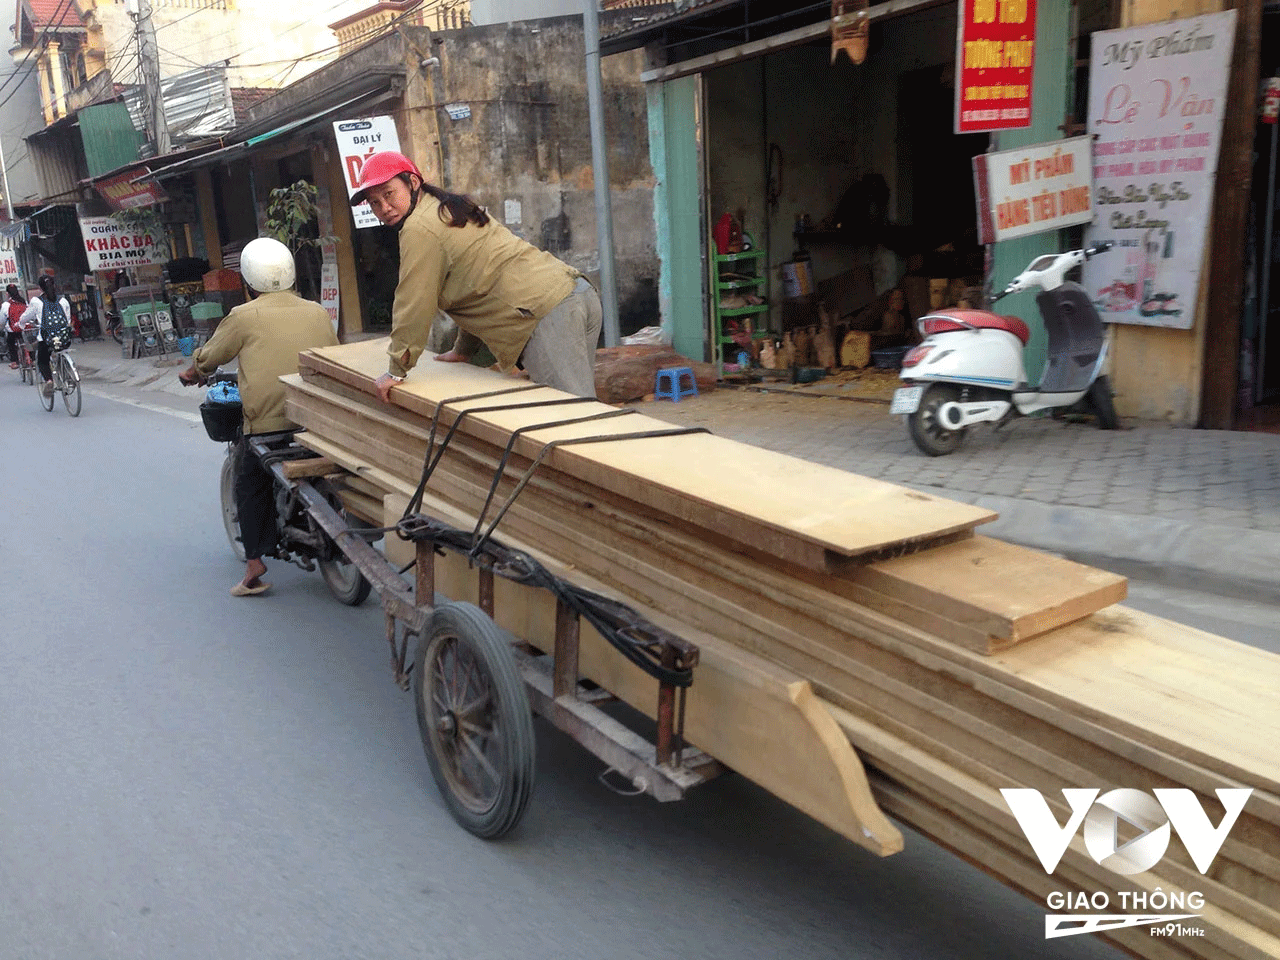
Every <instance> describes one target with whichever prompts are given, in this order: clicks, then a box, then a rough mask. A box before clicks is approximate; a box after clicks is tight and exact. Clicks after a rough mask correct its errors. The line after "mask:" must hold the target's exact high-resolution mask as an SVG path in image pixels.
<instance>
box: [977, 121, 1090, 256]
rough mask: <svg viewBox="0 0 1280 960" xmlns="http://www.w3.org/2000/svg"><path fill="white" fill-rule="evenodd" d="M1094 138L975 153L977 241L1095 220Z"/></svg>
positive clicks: (1005, 237) (984, 241) (1021, 235)
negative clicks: (1092, 142)
mask: <svg viewBox="0 0 1280 960" xmlns="http://www.w3.org/2000/svg"><path fill="white" fill-rule="evenodd" d="M1090 142H1091V141H1090V138H1089V137H1073V138H1072V139H1070V140H1055V141H1054V142H1052V143H1039V144H1036V145H1035V146H1032V147H1019V148H1018V149H1017V150H1003V151H1001V152H1000V153H984V154H981V155H979V156H976V157H974V158H973V177H974V185H975V187H976V192H977V195H978V242H979V243H994V242H996V241H997V240H1012V239H1013V238H1014V237H1025V236H1027V235H1028V234H1031V233H1042V232H1044V231H1046V230H1057V229H1058V228H1059V227H1070V226H1075V225H1076V224H1080V223H1088V222H1089V221H1090V220H1092V219H1093V202H1092V195H1093V186H1092V184H1091V183H1090V182H1089V173H1090V169H1091V160H1092V157H1091V155H1090V149H1089V146H1090Z"/></svg>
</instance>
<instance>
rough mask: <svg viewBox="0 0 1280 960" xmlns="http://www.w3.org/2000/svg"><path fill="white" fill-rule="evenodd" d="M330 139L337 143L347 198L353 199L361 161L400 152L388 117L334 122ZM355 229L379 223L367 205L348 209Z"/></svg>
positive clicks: (394, 131) (397, 140)
mask: <svg viewBox="0 0 1280 960" xmlns="http://www.w3.org/2000/svg"><path fill="white" fill-rule="evenodd" d="M333 136H334V139H335V140H337V142H338V157H339V158H340V159H341V161H342V176H343V178H344V179H345V180H346V182H347V199H348V200H349V199H350V198H351V197H353V196H355V193H356V190H357V187H356V183H357V182H358V180H359V179H360V169H361V168H362V167H363V166H364V162H365V160H367V159H368V158H369V157H371V156H373V155H374V154H375V153H382V152H383V151H384V150H394V151H396V152H397V153H399V152H400V135H399V134H398V133H396V122H395V119H394V118H392V117H368V118H366V119H364V120H336V121H334V124H333ZM351 215H352V217H353V218H354V219H355V223H356V228H357V229H363V228H365V227H376V226H379V225H380V223H381V221H379V220H378V218H377V217H375V216H374V215H373V210H372V209H370V207H369V205H368V204H367V203H362V204H360V206H358V207H352V208H351Z"/></svg>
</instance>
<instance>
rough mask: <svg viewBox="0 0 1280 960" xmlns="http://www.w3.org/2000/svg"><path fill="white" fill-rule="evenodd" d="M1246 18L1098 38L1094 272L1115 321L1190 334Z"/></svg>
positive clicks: (1088, 268)
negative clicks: (1100, 246) (1098, 247)
mask: <svg viewBox="0 0 1280 960" xmlns="http://www.w3.org/2000/svg"><path fill="white" fill-rule="evenodd" d="M1235 26H1236V12H1235V11H1234V10H1228V11H1225V12H1223V13H1215V14H1210V15H1208V16H1203V17H1194V18H1191V19H1188V20H1174V21H1171V22H1165V23H1154V24H1147V25H1145V26H1138V27H1126V28H1123V29H1120V30H1107V31H1103V32H1099V33H1095V34H1094V35H1093V53H1092V60H1091V64H1090V74H1089V128H1088V130H1089V133H1090V134H1092V135H1093V136H1094V137H1095V139H1094V144H1093V189H1094V209H1095V211H1096V213H1095V217H1094V220H1093V225H1092V226H1091V227H1090V228H1089V232H1088V242H1089V243H1091V244H1092V243H1096V242H1097V241H1100V240H1110V241H1111V242H1112V243H1113V244H1114V246H1113V248H1112V249H1111V250H1110V251H1109V252H1107V253H1105V254H1103V255H1102V256H1099V257H1095V258H1093V259H1092V260H1090V261H1089V262H1088V263H1087V264H1085V267H1084V286H1085V289H1087V290H1088V291H1089V294H1090V296H1091V297H1092V299H1093V301H1094V303H1095V304H1096V305H1097V307H1098V311H1099V313H1100V314H1101V315H1102V319H1103V320H1105V321H1107V322H1108V323H1137V324H1146V325H1148V326H1161V327H1175V328H1179V329H1189V328H1190V327H1191V326H1192V323H1193V322H1194V320H1195V317H1194V311H1195V304H1196V301H1197V299H1198V296H1199V291H1200V283H1201V281H1202V270H1201V267H1202V262H1201V261H1202V259H1203V256H1204V249H1205V242H1206V239H1207V237H1208V232H1209V216H1210V212H1211V210H1212V209H1213V188H1214V179H1215V174H1216V173H1217V168H1218V147H1219V143H1220V140H1221V136H1222V117H1223V113H1224V111H1225V108H1226V92H1227V81H1228V76H1229V72H1230V64H1231V53H1232V48H1233V45H1234V40H1235Z"/></svg>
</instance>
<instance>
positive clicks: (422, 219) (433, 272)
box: [387, 193, 582, 377]
mask: <svg viewBox="0 0 1280 960" xmlns="http://www.w3.org/2000/svg"><path fill="white" fill-rule="evenodd" d="M446 215H447V214H446ZM580 276H582V274H580V273H579V272H578V271H577V270H574V269H573V268H572V267H570V266H569V265H568V264H566V263H562V262H561V261H560V260H557V259H556V258H555V257H553V256H552V255H551V254H549V253H547V252H546V251H543V250H539V249H538V248H537V247H535V246H534V245H533V244H531V243H528V242H526V241H524V240H521V239H520V238H519V237H517V236H516V235H515V234H513V233H512V232H511V231H510V230H508V229H507V228H506V227H504V226H503V225H502V224H500V223H498V221H497V220H494V219H493V218H490V220H489V222H488V223H487V224H486V225H485V226H483V227H477V226H476V225H475V224H474V223H470V222H469V223H467V224H466V226H462V227H451V226H449V225H448V224H447V223H445V222H444V221H443V220H441V219H440V202H439V201H438V200H436V198H435V197H433V196H431V195H430V194H425V193H424V194H423V195H422V199H421V200H419V201H418V206H417V207H416V208H415V209H414V211H413V213H412V214H410V215H409V217H408V219H406V220H405V221H404V225H403V226H402V227H401V228H400V281H399V283H398V284H397V286H396V299H395V306H394V308H393V310H392V322H391V345H390V346H389V347H388V348H387V353H388V355H389V357H390V361H389V363H388V369H389V371H390V372H391V373H393V374H395V375H396V376H399V377H402V376H404V375H405V373H406V372H407V371H408V370H409V369H410V368H411V367H413V365H414V364H415V363H417V362H418V357H420V356H421V355H422V350H423V347H424V346H425V345H426V342H427V336H428V335H429V334H430V332H431V321H432V320H433V319H434V318H435V315H436V311H437V310H443V311H444V312H445V313H447V314H449V316H450V317H452V318H453V320H454V321H455V322H456V323H457V324H458V347H459V349H462V350H463V352H468V353H469V352H471V351H469V350H467V349H466V346H465V345H466V344H467V343H468V337H474V338H477V339H479V340H482V341H484V343H485V344H486V345H487V346H488V347H489V349H490V350H491V351H492V352H493V356H494V358H495V359H496V360H497V361H498V366H499V367H501V368H502V369H503V370H510V369H511V368H512V367H514V366H515V365H516V361H517V360H519V359H520V353H521V351H523V350H524V345H525V344H526V343H527V342H528V340H529V335H530V334H532V333H533V328H534V327H536V326H537V325H538V321H539V320H541V319H542V318H543V317H545V316H546V315H547V314H548V313H550V312H551V311H552V310H553V309H555V307H556V305H557V304H559V303H560V302H561V301H562V300H564V298H565V297H567V296H569V294H571V293H572V292H573V285H574V283H575V282H576V281H577V278H578V277H580Z"/></svg>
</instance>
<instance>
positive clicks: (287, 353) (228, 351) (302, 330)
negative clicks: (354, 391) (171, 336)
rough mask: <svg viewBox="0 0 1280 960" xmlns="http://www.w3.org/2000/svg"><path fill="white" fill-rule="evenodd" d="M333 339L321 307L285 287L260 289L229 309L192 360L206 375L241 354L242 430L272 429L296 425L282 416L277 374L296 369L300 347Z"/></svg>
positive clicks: (325, 344) (325, 343) (332, 342)
mask: <svg viewBox="0 0 1280 960" xmlns="http://www.w3.org/2000/svg"><path fill="white" fill-rule="evenodd" d="M337 342H338V338H337V336H335V335H334V332H333V322H332V321H331V320H330V319H329V314H328V313H326V312H325V309H324V307H322V306H320V304H318V303H315V302H313V301H311V300H303V299H302V298H301V297H299V296H298V295H297V294H296V293H294V292H293V291H292V290H285V291H281V292H279V293H264V294H261V295H260V296H259V297H258V298H257V299H255V300H251V301H249V302H248V303H244V304H241V305H240V306H238V307H236V308H235V309H234V310H232V311H231V312H230V313H229V314H227V316H226V319H224V320H223V321H222V322H221V323H219V324H218V329H217V330H216V331H214V334H213V336H212V337H211V338H210V340H209V342H208V343H206V344H205V345H204V346H203V347H200V348H199V349H198V350H196V352H195V354H194V356H193V360H194V362H195V367H196V369H197V370H198V371H200V373H202V374H206V375H207V374H210V373H213V371H214V370H216V369H217V368H218V367H219V366H220V365H222V364H224V363H229V362H230V361H231V360H234V359H235V358H236V357H239V358H240V362H239V368H240V400H241V402H242V403H243V404H244V432H245V433H246V434H255V433H273V432H274V431H276V430H292V429H293V428H295V427H296V426H297V424H295V423H293V422H292V421H290V420H289V419H287V418H286V417H285V415H284V384H282V383H281V382H280V378H281V377H282V376H284V375H285V374H289V373H297V372H298V354H299V353H300V352H301V351H303V350H309V349H311V348H312V347H330V346H334V345H335V344H337Z"/></svg>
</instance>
